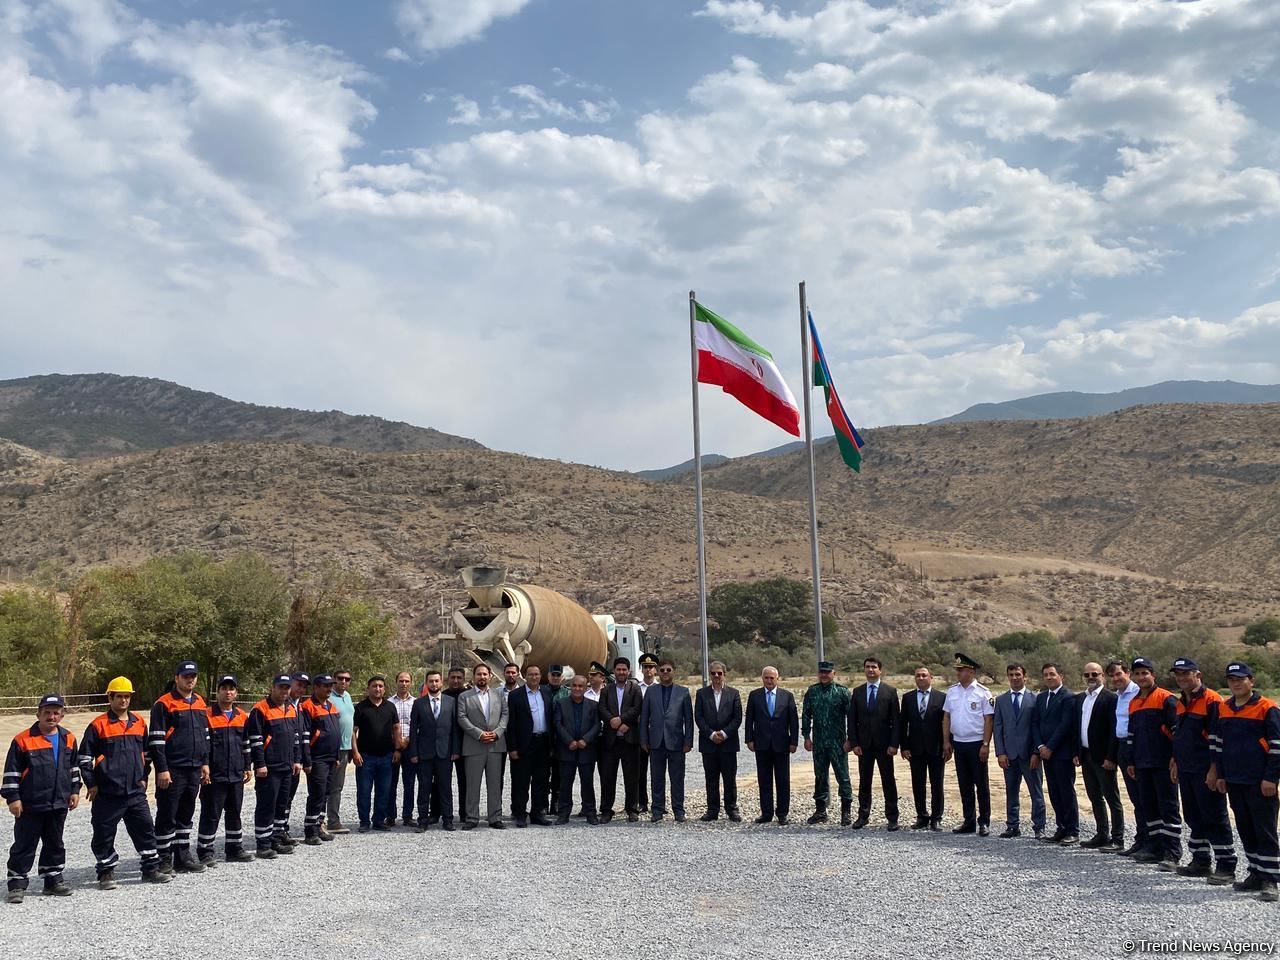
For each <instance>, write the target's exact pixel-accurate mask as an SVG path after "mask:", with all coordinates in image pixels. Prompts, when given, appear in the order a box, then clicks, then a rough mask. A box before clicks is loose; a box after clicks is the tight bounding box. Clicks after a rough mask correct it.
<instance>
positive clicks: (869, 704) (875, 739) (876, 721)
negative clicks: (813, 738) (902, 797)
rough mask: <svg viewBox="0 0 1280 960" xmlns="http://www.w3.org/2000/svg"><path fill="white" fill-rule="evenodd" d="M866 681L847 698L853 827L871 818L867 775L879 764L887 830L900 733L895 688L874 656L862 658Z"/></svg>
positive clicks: (892, 814)
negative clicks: (853, 763) (854, 774)
mask: <svg viewBox="0 0 1280 960" xmlns="http://www.w3.org/2000/svg"><path fill="white" fill-rule="evenodd" d="M862 672H863V673H864V674H865V675H866V678H867V682H866V683H864V684H862V685H861V686H858V687H855V688H854V690H853V693H852V694H851V696H850V698H849V721H848V742H846V744H845V749H846V750H851V751H852V752H853V755H854V756H855V757H857V758H858V817H857V819H856V820H854V821H853V824H852V826H853V829H854V830H861V829H862V828H863V827H865V826H866V825H867V821H868V820H870V819H871V779H872V777H873V775H874V774H875V770H876V767H879V768H880V789H881V790H883V791H884V815H885V819H886V820H888V821H889V830H890V831H891V832H892V831H894V830H897V829H898V780H897V778H896V777H895V776H894V773H893V758H894V757H896V756H897V755H898V744H899V743H900V737H901V736H902V732H901V730H899V728H898V691H897V690H896V689H894V688H893V687H891V686H890V685H889V684H887V683H883V682H881V679H880V675H881V674H882V673H883V672H884V665H883V664H881V662H880V660H879V658H877V657H867V658H866V659H865V660H863V661H862Z"/></svg>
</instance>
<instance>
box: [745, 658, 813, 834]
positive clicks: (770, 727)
mask: <svg viewBox="0 0 1280 960" xmlns="http://www.w3.org/2000/svg"><path fill="white" fill-rule="evenodd" d="M760 684H761V686H760V687H758V688H757V689H755V690H752V691H751V693H750V694H748V696H747V709H746V711H745V713H744V720H745V727H746V729H745V731H744V736H745V737H746V741H747V749H748V750H750V751H751V752H752V753H754V754H755V755H756V782H757V783H758V784H759V785H760V816H758V817H756V823H768V822H769V821H770V820H772V819H773V814H774V811H775V810H776V811H777V814H778V823H780V824H783V825H785V824H786V822H787V814H788V813H789V812H790V810H791V754H793V753H795V752H796V748H797V747H798V746H799V744H800V712H799V711H798V710H797V709H796V698H795V696H794V695H793V694H792V693H791V692H790V691H789V690H783V689H781V688H780V687H779V686H778V668H777V667H765V668H764V669H763V670H761V671H760ZM775 789H776V805H775Z"/></svg>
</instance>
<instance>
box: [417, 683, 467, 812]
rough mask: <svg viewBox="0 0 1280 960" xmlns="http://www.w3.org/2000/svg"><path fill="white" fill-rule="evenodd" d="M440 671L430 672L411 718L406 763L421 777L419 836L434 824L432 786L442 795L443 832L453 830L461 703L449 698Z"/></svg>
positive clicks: (440, 807) (439, 808)
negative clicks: (454, 787) (458, 711)
mask: <svg viewBox="0 0 1280 960" xmlns="http://www.w3.org/2000/svg"><path fill="white" fill-rule="evenodd" d="M443 686H444V678H443V677H441V675H440V671H439V670H430V671H428V672H427V683H426V691H425V692H424V693H423V695H422V696H420V697H418V699H416V700H415V701H414V702H413V710H412V711H411V713H410V715H409V746H408V747H407V748H406V749H405V753H406V757H405V760H406V762H407V763H408V764H410V766H411V767H412V768H413V769H414V770H416V771H417V775H418V827H417V832H418V833H425V832H426V830H427V826H428V825H429V824H430V822H431V810H430V807H431V795H432V787H433V786H434V787H436V788H437V791H438V794H439V797H440V799H439V801H438V803H439V807H438V810H439V812H440V814H441V816H442V817H443V826H442V829H444V830H452V829H453V784H452V783H451V782H450V781H451V780H452V774H453V761H454V760H456V759H458V757H459V756H460V751H461V750H462V743H461V742H460V740H459V732H458V724H457V723H456V722H455V719H454V718H455V711H456V709H457V706H458V701H457V700H456V699H454V698H453V697H446V696H445V695H444V694H443V692H442V690H441V688H442V687H443Z"/></svg>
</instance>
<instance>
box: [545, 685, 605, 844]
mask: <svg viewBox="0 0 1280 960" xmlns="http://www.w3.org/2000/svg"><path fill="white" fill-rule="evenodd" d="M586 693H587V678H586V677H584V676H583V675H582V674H580V673H575V674H574V675H573V679H571V680H570V681H569V696H567V697H565V698H564V699H563V700H558V701H556V702H555V707H554V710H555V718H556V756H557V757H558V759H559V762H560V796H559V797H558V798H557V802H556V823H559V824H565V823H568V822H569V814H570V812H571V811H572V810H573V778H574V775H575V774H576V775H577V777H578V779H579V780H580V781H581V790H582V809H583V810H585V811H586V814H587V823H589V824H591V825H592V826H595V825H596V824H598V823H599V822H600V818H599V817H598V816H596V782H595V777H594V776H592V771H593V770H594V768H595V763H596V745H597V743H598V742H599V739H600V705H599V704H598V703H597V702H595V701H592V700H588V699H587V697H586Z"/></svg>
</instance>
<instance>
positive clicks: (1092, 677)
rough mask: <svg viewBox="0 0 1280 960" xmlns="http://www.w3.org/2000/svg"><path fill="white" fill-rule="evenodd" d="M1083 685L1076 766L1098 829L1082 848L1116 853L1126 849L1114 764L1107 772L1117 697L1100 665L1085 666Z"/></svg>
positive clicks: (1078, 706) (1079, 696)
mask: <svg viewBox="0 0 1280 960" xmlns="http://www.w3.org/2000/svg"><path fill="white" fill-rule="evenodd" d="M1084 683H1085V688H1084V690H1082V691H1081V692H1080V693H1078V694H1076V702H1075V720H1074V723H1075V728H1076V764H1077V765H1078V766H1079V767H1080V772H1081V773H1082V774H1083V775H1084V789H1085V792H1086V793H1087V794H1088V795H1089V803H1090V805H1092V807H1093V821H1094V823H1095V824H1096V825H1097V829H1096V830H1095V831H1094V834H1093V836H1092V837H1091V838H1090V839H1088V840H1086V841H1084V843H1082V844H1080V846H1082V847H1087V848H1088V849H1090V850H1102V851H1104V852H1106V853H1116V852H1118V851H1120V850H1123V849H1124V808H1123V807H1121V806H1120V784H1119V782H1118V781H1117V780H1116V768H1115V764H1110V767H1111V769H1110V770H1108V769H1107V760H1108V758H1111V757H1113V756H1115V753H1116V744H1115V738H1116V700H1117V697H1116V695H1115V692H1114V691H1112V690H1108V689H1107V688H1106V685H1105V684H1104V683H1103V682H1102V664H1100V663H1086V664H1085V665H1084Z"/></svg>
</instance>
